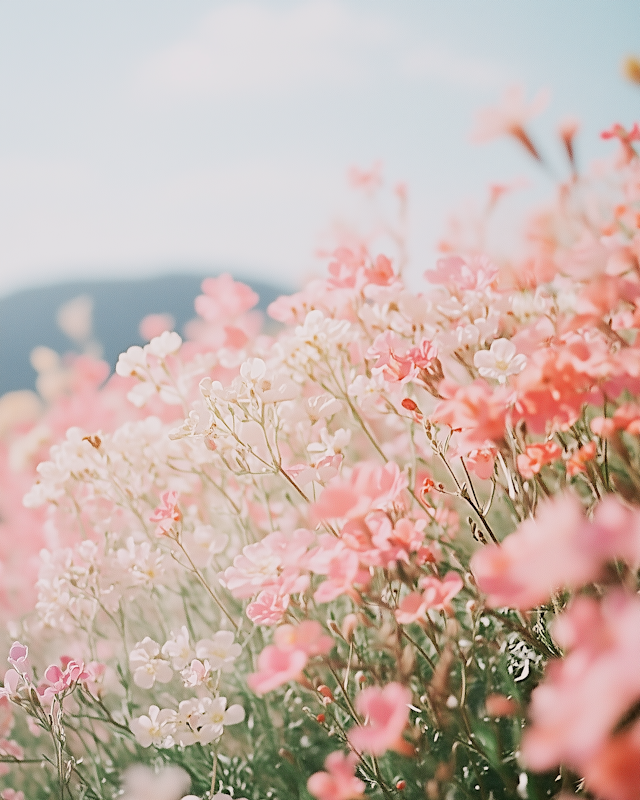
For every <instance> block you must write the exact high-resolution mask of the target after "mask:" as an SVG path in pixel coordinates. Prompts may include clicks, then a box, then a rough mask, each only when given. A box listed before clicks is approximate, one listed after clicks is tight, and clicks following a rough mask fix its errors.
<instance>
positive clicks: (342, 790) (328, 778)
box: [307, 751, 365, 800]
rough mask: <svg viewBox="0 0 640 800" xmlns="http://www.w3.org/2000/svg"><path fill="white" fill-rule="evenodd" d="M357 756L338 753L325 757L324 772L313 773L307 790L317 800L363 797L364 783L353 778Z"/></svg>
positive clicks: (357, 798) (345, 799)
mask: <svg viewBox="0 0 640 800" xmlns="http://www.w3.org/2000/svg"><path fill="white" fill-rule="evenodd" d="M357 763H358V756H357V755H356V754H355V753H349V755H346V756H345V755H344V753H341V752H340V751H336V752H335V753H331V754H330V755H328V756H327V758H326V760H325V762H324V766H325V770H326V771H325V772H316V773H314V774H313V775H312V776H311V777H310V778H309V780H308V781H307V789H308V790H309V794H312V795H313V796H314V797H315V798H317V800H359V798H361V797H364V789H365V785H364V783H363V782H362V781H361V780H360V779H359V778H356V776H355V768H356V765H357Z"/></svg>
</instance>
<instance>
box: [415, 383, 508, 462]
mask: <svg viewBox="0 0 640 800" xmlns="http://www.w3.org/2000/svg"><path fill="white" fill-rule="evenodd" d="M449 388H450V387H449V386H447V387H446V389H445V391H446V392H447V394H448V391H449ZM511 397H512V395H511V393H510V392H509V391H508V390H507V388H506V387H504V388H502V387H501V388H499V389H496V390H495V391H494V390H492V389H491V388H490V387H489V384H488V383H487V382H486V381H484V380H482V379H478V380H476V381H474V382H473V383H472V384H470V385H468V386H460V387H456V388H453V391H452V394H451V396H450V397H446V398H445V399H444V400H442V401H441V402H440V403H438V405H437V406H436V408H435V409H434V412H433V414H432V415H431V417H430V420H431V421H432V422H440V423H444V424H445V425H448V426H449V427H450V428H451V429H452V430H456V431H460V434H459V435H458V449H459V450H462V449H465V448H466V449H467V450H477V449H484V448H485V447H487V446H488V447H492V446H493V445H494V442H499V441H500V440H501V439H502V438H503V436H504V430H505V424H506V420H507V413H508V405H509V402H510V400H511Z"/></svg>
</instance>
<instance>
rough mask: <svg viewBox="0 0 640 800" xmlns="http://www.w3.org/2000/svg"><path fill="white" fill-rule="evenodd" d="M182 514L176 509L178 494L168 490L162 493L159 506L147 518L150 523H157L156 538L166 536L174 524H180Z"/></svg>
mask: <svg viewBox="0 0 640 800" xmlns="http://www.w3.org/2000/svg"><path fill="white" fill-rule="evenodd" d="M181 519H182V513H181V512H180V509H179V508H178V492H176V491H174V490H170V491H168V492H163V493H162V495H161V497H160V505H159V506H158V507H157V508H156V510H155V511H154V512H153V514H152V515H151V516H150V517H149V520H150V521H151V522H157V523H159V524H158V527H157V528H156V536H161V535H162V534H166V533H167V532H168V531H169V530H170V529H171V527H172V525H173V523H174V522H180V520H181Z"/></svg>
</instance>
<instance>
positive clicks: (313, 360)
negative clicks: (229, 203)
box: [0, 93, 640, 800]
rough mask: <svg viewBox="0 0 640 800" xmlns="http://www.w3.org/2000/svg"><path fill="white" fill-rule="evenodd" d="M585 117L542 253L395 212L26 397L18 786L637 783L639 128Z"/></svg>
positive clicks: (112, 790)
mask: <svg viewBox="0 0 640 800" xmlns="http://www.w3.org/2000/svg"><path fill="white" fill-rule="evenodd" d="M541 102H542V99H541V98H537V99H536V100H535V101H534V102H533V103H531V104H529V105H527V104H526V103H525V102H524V99H523V97H522V96H520V95H519V94H518V93H512V94H511V95H509V96H508V97H507V98H506V100H505V104H504V106H502V107H501V108H499V109H493V110H491V111H487V112H485V113H483V114H482V115H481V116H480V117H479V119H478V125H477V129H476V138H478V139H486V138H491V137H492V136H497V135H503V134H504V135H508V136H510V137H512V138H513V139H515V140H517V142H518V143H519V144H520V145H522V146H523V148H524V151H526V153H527V154H528V156H529V157H531V158H534V159H536V160H537V161H541V155H540V153H539V151H538V149H537V147H536V145H535V143H534V142H533V141H532V139H531V137H530V136H529V134H528V132H527V129H526V124H527V120H528V118H529V117H530V116H531V115H532V114H534V113H535V112H536V111H537V110H538V108H539V106H540V103H541ZM576 134H577V125H576V124H573V123H571V124H565V125H564V126H562V127H561V129H560V132H559V138H558V142H559V146H560V147H561V148H563V152H564V153H565V155H566V164H567V170H566V176H565V177H563V178H562V179H560V180H559V181H558V185H557V187H556V189H555V191H554V194H553V197H552V198H551V199H550V201H549V204H548V205H547V206H545V207H543V208H540V209H536V210H535V211H534V212H533V213H531V216H530V218H529V219H528V221H527V223H526V225H525V231H526V234H525V235H524V236H523V237H522V238H521V240H520V243H519V246H518V249H517V251H516V253H515V254H514V255H512V256H509V257H506V256H503V255H498V254H497V253H492V252H490V251H489V250H490V248H487V247H485V245H484V243H483V239H484V237H483V236H476V237H470V236H468V235H466V234H467V232H466V231H460V230H459V229H455V230H452V231H451V232H449V234H447V236H446V237H445V238H444V239H443V241H442V243H441V251H442V252H441V255H440V258H439V259H438V260H437V262H436V263H435V264H432V265H426V266H427V269H426V271H425V272H424V277H423V279H422V282H421V285H420V286H419V288H418V289H417V290H414V289H413V288H412V287H410V286H409V285H408V284H407V283H406V282H405V281H404V280H403V271H404V269H405V263H404V262H405V252H406V248H405V243H404V241H403V239H402V236H401V235H400V234H399V233H398V231H399V230H401V225H400V224H398V225H397V226H395V227H394V225H390V227H389V231H391V232H392V233H393V234H397V235H392V236H391V237H388V238H389V239H390V241H391V242H392V243H393V245H392V250H393V251H392V250H389V251H388V252H384V253H382V252H379V251H377V250H375V249H374V248H373V246H372V244H371V242H369V241H366V240H362V241H360V242H358V243H354V244H350V246H349V247H346V246H340V247H338V248H337V249H336V250H335V251H334V252H333V254H332V255H331V256H330V257H328V259H327V262H328V263H327V270H326V274H325V275H324V277H321V278H317V279H314V280H311V281H310V282H309V283H308V284H307V285H306V286H305V287H304V288H302V289H301V291H299V292H298V293H296V294H293V295H291V296H283V297H280V298H279V299H278V300H276V301H275V302H274V303H272V304H271V305H270V307H269V311H268V313H269V317H270V321H268V322H267V323H266V324H265V320H263V319H262V318H261V315H260V314H259V313H258V312H256V311H254V310H253V309H254V306H255V305H256V303H257V301H258V297H257V295H256V294H255V292H254V291H253V290H252V289H251V288H249V287H248V286H245V285H244V284H241V283H238V282H236V281H234V280H233V279H232V278H231V276H229V275H221V276H219V277H217V278H210V279H207V280H205V281H204V283H203V285H202V294H201V295H200V296H198V297H197V298H196V299H195V309H196V312H197V314H198V320H197V322H195V323H193V324H191V325H190V327H189V329H188V331H187V335H186V336H185V338H184V340H183V338H182V337H181V336H179V335H178V333H176V332H173V331H171V330H167V329H165V328H166V325H165V322H166V321H165V320H163V319H162V318H160V317H154V318H147V319H146V320H145V321H144V326H143V327H144V330H145V332H146V333H147V339H148V344H146V345H145V346H144V347H138V346H133V347H130V348H129V349H128V350H127V351H126V352H125V353H123V354H122V355H121V356H120V359H119V361H118V364H117V367H116V374H115V375H113V376H111V377H108V367H107V365H106V364H104V363H103V362H100V361H97V360H95V359H92V358H91V357H89V356H76V357H74V358H71V359H68V360H67V361H60V360H58V361H56V360H55V359H53V361H51V360H50V362H47V363H44V362H45V361H46V359H44V361H43V359H42V358H41V370H40V378H39V384H38V385H39V389H40V394H41V396H42V400H41V401H40V402H39V403H38V402H36V401H35V400H34V401H33V402H32V404H31V405H28V404H27V403H26V401H25V398H24V397H23V396H21V397H19V398H18V397H14V398H13V400H12V399H11V397H9V398H8V399H7V398H5V399H4V400H3V401H2V403H3V405H1V406H0V418H1V422H2V429H3V437H2V442H1V443H0V474H1V475H2V480H1V489H0V514H1V521H0V564H1V566H2V571H1V572H0V599H1V602H2V616H3V619H4V620H5V622H6V624H7V626H8V631H9V633H8V635H7V636H6V637H5V640H4V644H5V651H6V656H7V659H8V660H7V662H6V669H5V668H4V667H3V672H4V677H3V687H4V688H1V689H0V782H2V783H1V785H2V790H1V791H0V797H2V798H3V800H45V798H56V800H76V799H77V800H112V798H116V797H121V798H123V800H181V798H182V800H187V798H191V800H193V799H194V798H201V799H202V800H204V799H205V798H206V799H207V800H224V798H235V800H239V799H241V798H245V800H290V799H292V798H293V799H299V800H311V799H312V798H315V799H316V800H358V798H363V797H371V798H380V800H382V799H383V798H385V799H387V800H389V799H390V798H398V800H402V798H406V800H417V799H418V798H428V800H463V799H464V798H482V800H507V798H522V799H523V800H525V799H526V798H531V800H543V799H544V798H548V797H558V796H560V797H562V798H564V799H566V798H569V797H571V796H584V797H592V798H602V800H636V799H637V798H638V797H640V670H639V667H638V664H639V663H640V597H639V596H638V588H639V569H640V444H639V436H640V400H638V395H639V393H640V337H639V336H638V332H639V328H640V158H639V157H638V153H637V151H636V146H637V142H638V141H639V140H640V129H639V128H638V126H637V125H635V126H634V127H633V128H631V129H630V130H627V129H625V128H623V127H622V126H621V125H617V124H616V125H614V126H613V127H612V128H611V129H610V130H608V131H605V132H604V133H603V134H602V135H603V138H605V139H610V140H612V141H611V154H612V155H611V158H610V160H608V161H607V162H606V163H599V164H597V165H594V166H593V168H590V169H588V170H585V171H584V172H582V171H580V170H579V169H578V165H577V164H576V160H575V148H574V144H575V137H576ZM352 182H353V183H354V184H357V185H358V187H359V188H360V190H362V191H365V192H375V191H378V190H379V187H378V183H379V176H378V174H377V173H376V172H375V170H374V171H373V172H372V173H360V172H358V171H356V172H355V173H354V174H353V175H352ZM395 200H396V201H397V203H398V204H399V207H400V211H401V212H402V209H403V207H404V203H405V202H406V190H405V189H404V187H398V188H397V191H396V193H395ZM509 202H510V194H509V191H508V189H507V188H506V187H493V189H492V192H491V196H490V200H489V201H488V203H487V208H486V215H485V216H486V220H487V221H488V220H489V219H490V218H491V215H492V214H493V212H494V209H495V206H496V204H498V203H502V204H505V203H509ZM487 224H488V222H487ZM476 239H477V242H475V240H476ZM470 242H472V243H470ZM3 658H4V657H3Z"/></svg>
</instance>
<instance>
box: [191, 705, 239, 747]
mask: <svg viewBox="0 0 640 800" xmlns="http://www.w3.org/2000/svg"><path fill="white" fill-rule="evenodd" d="M226 705H227V698H226V697H216V698H215V699H213V698H211V697H203V698H202V699H201V700H200V701H199V704H198V717H197V724H198V741H199V742H200V744H211V742H214V741H216V739H219V738H220V737H221V736H222V734H223V732H224V726H225V725H237V724H238V723H239V722H242V721H243V720H244V716H245V714H244V708H242V706H240V705H238V704H237V703H236V704H234V705H231V706H229V708H226Z"/></svg>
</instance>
